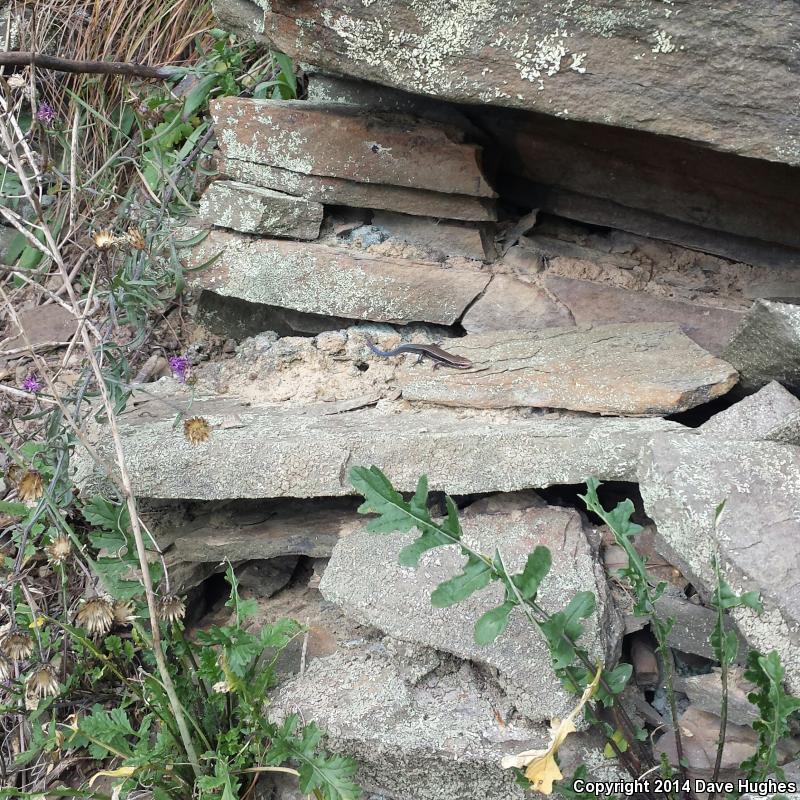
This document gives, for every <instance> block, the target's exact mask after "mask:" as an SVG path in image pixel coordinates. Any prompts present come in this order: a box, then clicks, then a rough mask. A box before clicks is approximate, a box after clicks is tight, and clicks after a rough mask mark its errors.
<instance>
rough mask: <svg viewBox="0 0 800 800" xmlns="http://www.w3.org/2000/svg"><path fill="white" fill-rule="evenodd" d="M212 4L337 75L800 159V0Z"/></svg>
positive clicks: (233, 23) (241, 26) (247, 30)
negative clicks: (799, 46) (799, 103)
mask: <svg viewBox="0 0 800 800" xmlns="http://www.w3.org/2000/svg"><path fill="white" fill-rule="evenodd" d="M214 8H215V10H216V12H217V15H218V16H219V18H220V20H221V22H222V24H223V25H224V26H229V27H228V29H230V30H237V31H241V32H242V33H244V34H246V35H249V36H255V37H256V38H258V39H260V40H261V41H264V42H270V43H272V44H274V46H275V47H277V48H278V49H280V50H282V51H283V52H285V53H288V54H289V55H291V56H296V57H299V58H301V59H302V60H305V61H309V62H311V63H314V64H316V65H317V66H318V67H321V68H324V69H325V70H326V71H327V72H331V73H333V74H339V75H345V76H349V77H357V78H365V79H367V80H371V81H375V82H376V83H381V84H385V85H387V86H395V87H399V88H403V89H406V88H408V87H413V88H414V90H415V91H416V92H418V93H421V94H428V95H432V96H437V97H440V98H442V99H447V100H454V101H459V102H468V103H483V104H493V105H501V106H511V107H515V108H524V109H529V110H533V111H538V112H542V113H544V114H551V115H554V114H558V115H559V116H562V117H567V118H569V119H578V120H587V121H591V122H597V123H601V124H605V125H609V124H611V125H618V126H622V127H626V128H635V129H639V130H646V131H651V132H653V133H658V134H664V135H666V136H675V137H683V138H685V139H690V140H692V141H695V142H703V143H706V144H708V145H709V146H710V147H711V148H714V149H719V150H726V151H729V152H733V153H738V154H740V155H745V156H749V157H752V158H761V159H767V160H772V161H780V162H783V163H787V164H794V165H797V164H800V144H798V143H799V142H800V120H798V117H797V115H796V114H795V113H794V109H795V106H796V100H797V93H796V80H795V75H796V71H797V67H798V61H799V60H800V55H798V53H797V50H796V49H795V48H794V47H793V41H794V36H795V33H794V32H795V31H796V30H797V28H798V26H800V9H798V7H797V4H796V3H794V2H791V0H778V2H771V3H764V2H757V3H756V4H755V5H753V3H745V2H743V0H725V2H723V3H715V4H709V5H705V6H702V7H701V6H697V5H692V6H691V7H685V8H683V7H677V8H676V7H673V5H672V4H670V3H663V2H657V0H644V2H642V0H621V2H616V3H614V4H612V5H611V6H609V4H608V3H606V2H603V0H590V2H585V3H572V2H557V3H547V4H542V3H539V2H534V0H524V1H523V2H519V1H518V0H514V2H512V0H502V1H501V2H484V1H483V0H475V2H470V3H463V4H459V5H456V6H452V5H447V4H445V3H412V2H407V1H406V0H375V2H370V3H368V4H366V5H365V4H364V3H362V2H361V0H342V2H341V3H339V4H338V5H337V6H336V8H335V9H333V8H328V7H327V6H319V5H316V4H301V5H298V4H297V3H294V2H290V0H276V1H275V2H271V3H263V2H254V1H252V0H251V1H250V2H247V3H245V2H242V0H215V3H214ZM247 9H249V16H247V18H246V19H247V21H246V22H243V16H244V15H245V12H246V10H247ZM712 31H713V35H711V34H710V32H712ZM753 42H759V44H760V46H759V47H753V46H752V44H753ZM745 97H746V98H751V99H752V102H749V103H745V104H743V103H742V98H745Z"/></svg>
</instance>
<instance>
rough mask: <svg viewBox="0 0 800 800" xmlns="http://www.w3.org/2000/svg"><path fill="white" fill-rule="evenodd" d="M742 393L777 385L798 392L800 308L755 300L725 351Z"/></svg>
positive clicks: (799, 386) (799, 387) (799, 305)
mask: <svg viewBox="0 0 800 800" xmlns="http://www.w3.org/2000/svg"><path fill="white" fill-rule="evenodd" d="M724 358H725V359H726V360H727V361H729V362H730V363H731V364H733V366H734V367H736V369H737V370H739V373H740V381H741V384H742V386H743V387H744V388H745V389H758V388H759V387H761V386H763V385H764V384H765V383H769V382H770V381H773V380H774V381H779V382H780V383H782V384H783V385H784V386H786V387H787V388H789V389H800V304H793V303H780V302H777V301H775V300H756V301H755V303H753V306H752V308H751V309H750V311H749V312H748V313H747V315H746V316H745V318H744V320H743V321H742V323H741V325H740V326H739V328H738V329H737V331H736V332H735V334H734V335H733V339H732V340H731V343H730V344H729V345H728V347H727V348H726V349H725V352H724Z"/></svg>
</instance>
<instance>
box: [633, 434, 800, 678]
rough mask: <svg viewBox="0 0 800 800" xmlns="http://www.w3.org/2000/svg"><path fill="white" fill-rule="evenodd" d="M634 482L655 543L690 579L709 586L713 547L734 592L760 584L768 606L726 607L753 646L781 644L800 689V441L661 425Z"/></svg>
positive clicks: (707, 588) (767, 647) (705, 589)
mask: <svg viewBox="0 0 800 800" xmlns="http://www.w3.org/2000/svg"><path fill="white" fill-rule="evenodd" d="M639 484H640V489H641V492H642V497H643V499H644V504H645V509H646V511H647V513H648V515H649V516H650V517H651V518H652V519H653V520H654V521H655V523H656V525H657V528H658V549H659V552H661V553H663V554H664V556H665V557H666V558H668V559H669V561H670V562H671V563H672V564H674V565H675V566H677V567H678V568H679V569H680V570H681V572H682V573H683V574H684V575H685V576H686V577H687V578H688V579H689V580H690V581H691V582H692V584H694V586H695V587H697V588H698V589H699V590H700V591H701V592H703V593H705V595H706V596H708V595H709V594H710V593H711V592H713V589H714V586H715V584H716V578H715V576H714V570H713V568H712V559H713V558H714V557H715V556H717V557H718V558H719V560H720V564H721V568H722V572H723V575H724V576H725V578H726V580H727V581H728V582H729V583H730V585H731V586H732V587H733V590H734V591H735V592H741V591H745V590H747V591H749V590H754V591H758V592H760V593H761V595H762V598H763V600H764V607H765V612H764V614H762V615H760V616H758V615H756V613H755V612H754V611H751V610H750V609H732V610H731V616H732V617H733V619H734V621H735V622H736V624H737V625H738V627H739V629H740V630H741V632H742V634H743V635H744V637H745V639H746V640H747V641H748V643H749V644H750V645H751V646H752V647H754V648H755V649H757V650H759V651H760V652H762V653H767V652H769V651H770V650H773V649H774V650H777V651H778V653H779V654H780V656H781V660H782V662H783V664H784V666H785V667H786V676H787V684H788V686H789V687H790V689H791V690H792V691H793V692H798V691H800V646H798V645H800V588H798V587H800V584H798V581H797V577H796V576H797V574H798V572H800V448H798V447H794V446H792V445H783V444H777V443H774V442H743V441H721V440H715V441H714V442H713V446H709V440H708V438H707V437H705V436H699V437H692V436H689V437H679V438H675V437H672V436H670V435H669V434H659V435H657V436H655V437H653V441H652V442H651V444H650V445H649V446H647V447H646V448H645V450H644V453H643V457H642V465H641V468H640V472H639ZM723 501H725V502H726V506H725V510H724V513H723V515H722V518H721V520H720V523H719V526H718V527H717V528H716V529H715V526H714V516H715V509H716V508H717V506H718V505H719V504H720V503H721V502H723Z"/></svg>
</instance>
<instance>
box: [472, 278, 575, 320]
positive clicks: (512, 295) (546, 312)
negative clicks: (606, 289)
mask: <svg viewBox="0 0 800 800" xmlns="http://www.w3.org/2000/svg"><path fill="white" fill-rule="evenodd" d="M461 324H462V325H463V327H464V330H465V331H467V333H487V332H489V331H510V330H517V331H519V330H533V329H536V328H556V327H561V326H569V325H574V324H575V318H574V317H573V316H572V313H571V312H570V310H569V308H567V307H566V306H565V305H564V304H563V303H560V302H559V301H558V300H557V299H556V298H554V296H553V294H552V293H551V292H549V291H548V290H547V289H545V288H543V287H542V286H537V285H536V284H533V283H528V282H526V281H521V280H519V279H518V278H515V277H513V276H511V275H493V276H492V280H491V281H490V282H489V285H488V286H487V287H486V289H485V290H484V292H483V294H482V295H481V296H480V297H479V298H478V299H477V300H476V301H475V302H474V303H473V304H472V305H471V306H470V307H469V308H468V309H467V313H466V314H464V318H463V319H462V320H461Z"/></svg>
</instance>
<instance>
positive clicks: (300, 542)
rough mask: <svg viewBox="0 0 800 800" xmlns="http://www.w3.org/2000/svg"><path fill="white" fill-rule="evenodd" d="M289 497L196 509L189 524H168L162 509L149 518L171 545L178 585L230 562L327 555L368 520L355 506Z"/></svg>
mask: <svg viewBox="0 0 800 800" xmlns="http://www.w3.org/2000/svg"><path fill="white" fill-rule="evenodd" d="M286 505H287V504H286V503H284V502H279V503H274V502H269V503H268V504H263V503H259V504H258V507H253V508H241V507H240V504H237V506H236V507H234V508H223V509H216V510H210V511H208V512H207V513H199V514H197V513H196V512H195V513H193V514H192V515H191V519H190V520H187V521H186V523H185V524H175V522H174V520H173V519H172V518H171V517H169V515H168V516H167V518H168V519H169V524H167V525H163V524H161V522H160V519H159V515H154V516H155V519H154V520H149V525H150V529H151V530H152V531H153V535H154V536H155V538H156V541H157V542H158V544H159V546H160V547H161V548H162V549H163V550H165V551H167V556H166V560H167V566H168V568H169V571H170V579H171V580H172V583H173V584H174V587H173V588H175V589H181V588H186V587H188V586H191V585H193V584H194V583H195V582H197V576H200V580H202V579H204V578H205V577H206V576H207V575H208V574H209V573H211V572H213V571H221V570H222V568H223V567H220V566H219V565H224V563H225V562H227V561H230V562H231V563H233V564H237V563H241V562H243V561H253V560H257V561H264V563H270V561H271V560H277V561H280V560H281V559H286V558H294V559H295V560H296V558H297V557H298V556H307V557H310V558H327V557H328V556H330V555H331V553H332V552H333V547H334V545H335V544H336V542H338V541H339V538H340V536H343V535H345V534H347V533H349V532H351V531H354V530H361V529H362V528H363V526H364V521H363V517H361V516H360V515H358V514H356V513H355V511H350V512H347V511H343V510H336V509H319V510H317V509H312V510H308V509H306V510H304V511H300V510H299V509H297V508H292V507H288V508H287V507H286Z"/></svg>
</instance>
